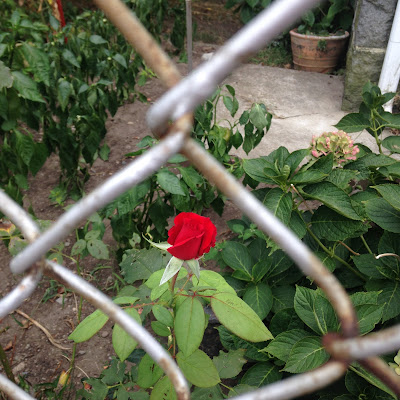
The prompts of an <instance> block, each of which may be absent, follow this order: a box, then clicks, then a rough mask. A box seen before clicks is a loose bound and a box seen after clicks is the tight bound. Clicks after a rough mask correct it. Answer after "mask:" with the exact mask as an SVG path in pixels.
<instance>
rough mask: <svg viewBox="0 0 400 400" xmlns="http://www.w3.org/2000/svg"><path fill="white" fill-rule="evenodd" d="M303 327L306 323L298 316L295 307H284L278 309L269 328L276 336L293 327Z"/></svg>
mask: <svg viewBox="0 0 400 400" xmlns="http://www.w3.org/2000/svg"><path fill="white" fill-rule="evenodd" d="M293 292H294V289H293ZM303 328H304V323H303V321H302V320H301V319H300V318H299V317H298V315H297V314H296V311H295V310H294V308H284V309H283V310H280V311H278V312H277V313H276V314H275V315H274V316H273V317H272V319H271V322H270V323H269V330H270V331H271V333H272V334H273V335H274V336H276V335H279V334H280V333H283V332H286V331H290V330H292V329H303Z"/></svg>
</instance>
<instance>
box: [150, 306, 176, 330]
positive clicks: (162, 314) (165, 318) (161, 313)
mask: <svg viewBox="0 0 400 400" xmlns="http://www.w3.org/2000/svg"><path fill="white" fill-rule="evenodd" d="M152 311H153V314H154V317H155V318H156V320H157V321H160V322H161V323H163V324H164V325H166V326H170V327H171V328H172V327H173V326H174V317H173V316H172V314H171V311H169V310H167V309H166V308H165V307H163V306H160V305H159V304H155V305H154V306H153V308H152Z"/></svg>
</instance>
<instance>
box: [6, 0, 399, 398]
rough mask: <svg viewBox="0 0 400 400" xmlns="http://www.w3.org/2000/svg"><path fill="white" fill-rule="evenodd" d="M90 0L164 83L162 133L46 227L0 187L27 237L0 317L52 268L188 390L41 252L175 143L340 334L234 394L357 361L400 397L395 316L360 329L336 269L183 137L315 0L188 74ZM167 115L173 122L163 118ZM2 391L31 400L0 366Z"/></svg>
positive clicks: (283, 8) (110, 306)
mask: <svg viewBox="0 0 400 400" xmlns="http://www.w3.org/2000/svg"><path fill="white" fill-rule="evenodd" d="M95 3H96V4H97V5H98V6H99V7H100V8H101V9H102V10H103V11H104V13H105V14H106V15H107V17H108V18H109V19H110V20H111V21H112V22H113V23H114V24H115V25H116V26H117V27H118V29H119V30H120V31H121V32H122V33H123V34H124V36H125V37H126V39H127V40H128V41H129V42H130V43H131V44H132V45H133V46H134V47H135V49H136V50H137V51H138V52H139V53H140V54H141V55H142V57H143V58H144V60H145V62H146V63H147V65H148V66H149V67H150V68H152V69H153V70H154V72H155V73H156V74H157V75H158V76H159V78H160V79H161V80H162V81H163V82H164V84H165V85H166V86H167V87H168V88H170V90H169V91H167V92H166V94H165V95H164V96H163V97H161V98H160V99H159V100H158V101H157V102H156V103H155V104H154V105H153V106H152V107H151V109H150V110H149V112H148V115H147V121H148V125H149V126H150V128H151V129H152V131H153V133H154V135H155V136H157V137H162V140H161V141H160V143H159V144H158V145H157V146H155V147H153V148H152V149H150V150H148V151H147V152H146V153H145V154H143V155H142V156H140V157H138V158H136V159H135V160H134V161H132V162H131V163H130V164H129V165H128V166H127V167H126V168H124V169H123V170H121V171H120V172H119V173H117V174H115V175H113V176H112V177H110V178H109V179H108V180H106V181H105V182H104V183H103V184H102V185H101V186H99V187H98V188H96V189H95V190H94V191H93V192H92V193H91V194H90V195H88V196H86V197H84V198H83V199H82V200H80V201H79V202H78V203H77V204H76V205H75V206H74V207H72V208H71V209H70V210H68V211H67V212H66V213H65V214H64V215H62V216H61V217H60V218H59V219H58V220H57V221H56V222H55V223H54V224H53V225H52V226H51V227H50V228H49V229H48V230H47V231H46V232H44V233H43V234H40V232H39V229H38V227H37V226H36V224H35V222H34V221H33V220H32V219H31V217H30V216H29V214H28V213H26V212H25V211H24V210H23V209H22V208H21V207H19V206H18V205H17V204H16V203H15V202H14V201H13V200H11V199H10V198H9V197H8V196H7V195H6V194H5V193H4V192H3V191H1V190H0V210H1V211H2V212H3V213H4V214H5V215H6V216H7V217H8V218H9V219H10V220H11V221H12V222H13V223H14V224H15V225H16V226H17V227H18V228H19V229H20V230H21V232H22V233H23V235H24V236H25V238H26V239H27V240H28V241H29V242H30V245H29V246H28V247H26V248H25V249H24V250H23V251H22V252H21V253H19V254H18V255H17V256H16V257H15V258H14V259H13V260H12V262H11V265H10V268H11V271H12V272H13V273H14V274H21V273H23V272H26V276H25V277H24V278H23V279H22V280H21V282H20V283H19V284H18V285H17V286H16V287H15V288H14V289H13V290H12V291H11V292H10V293H9V294H8V295H7V296H5V297H4V298H2V299H1V301H0V318H3V317H5V316H6V315H7V314H9V313H10V312H13V311H14V310H15V309H16V308H17V307H18V306H19V305H20V304H21V303H22V302H23V301H24V300H25V299H27V298H28V297H29V296H30V295H31V293H32V292H33V291H34V290H35V288H36V287H37V285H38V283H39V281H40V279H41V277H42V275H43V274H45V275H48V276H51V277H52V278H54V279H57V280H58V281H59V282H60V283H62V284H64V285H66V286H68V287H69V288H71V289H73V290H74V291H75V292H76V293H77V294H79V295H81V296H82V297H83V298H85V299H86V300H87V301H89V302H90V303H91V304H93V305H94V306H95V307H96V308H98V309H100V310H102V311H103V312H104V313H105V314H107V315H108V316H109V317H110V318H111V319H112V320H113V321H114V322H115V323H118V324H119V325H120V326H121V327H123V329H125V330H126V331H127V332H128V333H129V334H130V335H131V336H132V337H133V338H134V339H135V340H136V341H137V342H138V343H139V344H140V346H141V347H142V348H143V349H144V350H145V351H146V352H147V353H148V354H149V355H150V356H151V357H152V358H153V359H154V360H155V361H156V362H157V363H158V365H159V366H160V367H161V368H162V369H163V370H164V372H165V373H166V375H167V376H168V377H169V379H170V380H171V382H172V384H173V386H174V388H175V391H176V394H177V397H178V399H180V400H186V399H189V398H190V391H189V386H188V384H187V383H186V380H185V378H184V376H183V374H182V372H181V371H180V370H179V368H178V366H177V365H176V363H175V362H174V361H173V359H172V358H171V356H170V355H169V354H168V353H167V352H166V351H165V349H164V348H163V347H162V346H161V345H160V344H159V343H158V342H157V341H156V340H155V339H154V338H153V337H152V336H151V335H150V334H149V333H148V332H147V331H146V330H145V329H144V328H143V327H142V326H140V325H139V324H138V323H137V322H136V321H135V320H133V319H132V318H131V317H129V316H128V315H127V314H126V313H125V312H124V311H123V310H122V309H121V308H120V307H119V306H117V305H116V304H114V303H113V302H112V301H111V299H109V298H108V297H107V296H106V295H104V294H103V293H102V292H101V291H99V290H98V289H96V288H95V287H94V286H92V285H91V284H89V283H88V282H86V281H85V280H83V279H82V278H80V277H79V276H77V275H75V274H74V273H72V272H71V271H69V270H68V269H66V268H65V267H63V266H61V265H58V264H56V263H55V262H52V261H49V260H44V258H43V257H44V255H45V254H46V252H47V251H48V250H50V249H51V248H52V247H53V246H54V245H56V244H57V243H59V242H60V241H61V240H63V239H64V238H65V237H66V236H67V235H68V234H69V233H70V232H71V231H73V230H74V229H75V228H76V227H78V226H79V224H80V223H81V222H82V221H83V220H85V219H86V218H88V217H89V216H90V215H91V214H93V213H94V212H96V211H97V210H99V209H100V208H102V207H104V206H105V205H107V204H108V203H109V202H111V201H112V200H114V199H116V198H117V197H118V196H119V195H121V194H122V193H124V192H125V191H127V190H128V189H130V188H132V187H133V186H135V185H137V184H139V183H140V182H142V181H143V180H144V179H146V178H147V177H148V176H150V175H151V174H154V173H155V172H156V171H157V170H158V169H159V168H160V167H161V166H162V165H163V164H165V163H166V162H167V160H168V159H169V158H170V157H171V156H173V155H174V154H176V153H178V152H181V153H182V154H184V155H185V156H186V157H187V158H188V159H189V160H190V161H191V163H192V164H193V165H194V166H195V167H196V168H197V169H198V170H199V171H200V172H201V173H202V174H203V175H204V176H205V177H206V178H207V179H208V180H210V181H211V182H212V183H214V184H215V185H216V186H217V187H218V188H219V190H221V191H222V192H223V193H224V194H225V195H226V196H227V197H228V198H230V199H231V200H232V201H233V202H234V203H235V204H236V206H237V207H238V208H239V209H240V210H241V211H242V212H243V213H244V214H246V215H247V216H248V217H249V218H251V219H252V220H253V221H254V222H255V223H256V224H257V225H258V227H259V228H260V229H261V230H263V231H264V232H265V233H267V234H268V235H269V236H270V237H271V238H272V239H273V240H274V241H275V242H276V243H277V244H278V245H279V246H280V247H281V248H282V249H283V250H284V251H286V252H287V254H288V255H289V256H290V257H291V258H292V259H293V260H294V261H295V263H296V264H297V266H298V267H299V268H300V269H301V271H302V272H303V273H304V274H305V275H307V276H309V277H311V278H312V279H313V281H314V282H315V283H316V284H317V285H318V286H319V287H320V288H321V289H322V290H323V291H324V292H325V294H326V296H327V298H328V299H329V300H330V302H331V304H332V306H333V307H334V309H335V311H336V313H337V315H338V317H339V320H340V323H341V333H340V334H328V335H326V336H325V337H324V339H323V344H324V346H325V349H326V351H327V352H328V353H329V354H330V355H331V358H330V361H328V362H327V363H326V364H325V365H323V366H321V367H319V368H317V369H315V370H313V371H310V372H307V373H303V374H300V375H295V376H293V377H291V378H288V379H285V380H283V381H280V382H276V383H273V384H270V385H268V386H265V387H262V388H260V389H258V390H256V391H254V392H251V393H248V394H244V395H240V396H238V397H235V399H237V400H260V399H269V400H272V399H275V400H280V399H290V398H294V397H297V396H301V395H304V394H307V393H311V392H314V391H316V390H318V389H320V388H322V387H325V386H327V385H329V384H330V383H332V382H333V381H335V380H336V379H338V378H340V377H341V376H342V375H343V374H344V373H345V372H346V370H347V368H348V366H349V364H350V362H352V361H354V360H358V361H359V362H360V363H361V364H362V365H363V366H364V367H365V368H366V369H367V370H369V371H371V372H372V373H374V374H375V375H376V376H377V377H378V378H380V379H381V380H382V381H383V382H384V383H385V384H386V385H387V386H388V387H390V388H391V389H392V390H393V392H395V393H396V395H397V396H400V378H399V377H398V376H397V375H396V374H395V373H394V372H393V371H392V370H391V369H390V368H389V366H388V365H387V364H386V363H384V362H383V361H382V360H381V359H380V358H378V357H377V355H380V354H384V353H387V352H391V351H394V350H397V349H399V348H400V325H397V326H394V327H392V328H389V329H386V330H384V331H381V332H378V333H371V334H369V335H366V336H363V337H360V336H359V335H358V333H359V332H358V322H357V318H356V314H355V311H354V308H353V306H352V304H351V301H350V298H349V296H348V295H347V293H346V291H345V289H344V288H343V287H342V286H341V284H340V283H339V281H338V280H337V279H336V278H335V276H334V275H333V274H331V273H330V272H329V271H328V270H327V269H326V268H325V267H324V266H323V265H322V264H321V262H320V261H319V259H318V258H317V257H315V256H314V255H313V253H312V252H311V251H310V250H309V249H308V248H307V247H306V246H305V245H304V244H303V243H302V242H301V241H300V240H299V239H298V238H297V237H296V236H295V235H294V234H293V233H292V232H291V231H290V230H288V228H287V227H286V226H284V225H283V224H282V223H281V222H280V221H279V220H278V219H276V218H275V217H274V216H273V215H272V214H271V213H270V212H269V211H268V210H267V209H266V208H265V207H264V206H263V204H262V203H261V202H260V201H258V200H257V199H256V198H255V197H254V196H253V195H252V194H251V193H249V192H248V191H247V190H246V189H245V188H244V187H243V186H242V185H241V183H240V182H238V181H236V180H235V178H234V177H233V176H231V175H230V174H229V173H227V172H226V171H225V169H224V168H223V167H222V166H221V165H220V164H219V163H218V162H217V161H216V160H215V159H214V158H213V157H212V156H210V155H209V154H208V153H207V152H206V151H205V150H204V149H203V148H201V147H200V146H199V145H197V144H196V143H195V142H194V141H193V140H192V139H190V131H191V126H192V118H193V116H192V112H193V110H194V108H195V107H196V106H197V105H199V104H200V103H201V102H203V101H204V100H206V99H207V97H208V96H210V95H211V94H212V93H213V92H214V90H215V89H216V87H217V85H218V84H220V83H221V82H222V81H223V80H224V78H226V77H227V75H228V74H229V73H230V72H232V70H233V69H234V68H235V67H236V66H237V65H239V63H240V62H241V61H242V60H244V59H246V58H247V57H249V56H250V55H252V54H254V53H255V52H257V51H258V50H260V49H261V48H263V47H264V46H265V45H266V44H267V43H268V42H270V41H271V40H272V39H273V38H274V37H275V36H277V35H278V34H279V33H280V32H281V31H282V30H283V29H284V28H285V27H287V26H289V25H290V24H292V23H293V22H295V21H296V19H298V18H299V16H301V15H302V14H303V13H304V12H305V11H306V10H307V9H308V8H310V7H312V6H315V5H316V4H317V3H318V1H316V0H276V1H274V2H273V4H272V6H270V7H269V8H268V9H266V10H265V11H264V12H262V13H261V14H260V15H259V16H258V17H256V18H255V19H254V20H253V21H252V22H251V23H250V24H248V25H246V27H245V28H243V29H242V30H241V31H240V32H239V33H238V34H237V35H235V36H234V37H233V38H232V39H230V40H229V41H228V42H227V43H226V44H225V45H224V46H223V47H222V48H221V49H220V50H219V51H218V52H217V53H216V54H215V55H214V57H213V58H212V60H210V61H209V62H207V63H205V64H202V65H201V66H200V67H198V68H197V69H196V70H194V71H193V72H192V73H191V74H190V75H189V76H187V77H186V78H185V79H181V76H180V74H179V72H178V70H177V68H176V67H175V65H174V64H173V63H172V61H171V60H170V59H169V58H168V56H167V55H166V54H165V53H164V52H163V51H162V49H161V48H160V47H159V46H158V44H157V43H156V42H155V41H154V40H153V38H152V37H151V36H150V35H149V33H148V32H147V31H146V30H145V29H144V28H143V27H142V25H141V24H140V22H139V21H138V20H137V19H136V18H135V16H134V15H133V14H132V13H131V12H130V11H129V10H128V9H127V8H126V7H125V6H124V5H123V3H122V2H121V1H120V0H95ZM169 121H173V123H172V124H170V123H169ZM0 390H1V391H3V392H4V393H5V394H6V395H8V396H9V397H11V398H13V399H21V400H22V399H23V400H25V399H32V397H31V396H30V395H29V394H28V393H26V392H25V391H23V390H22V389H21V388H20V387H18V386H17V385H16V384H15V383H13V382H11V381H10V380H9V379H8V378H7V377H6V376H4V375H2V374H0Z"/></svg>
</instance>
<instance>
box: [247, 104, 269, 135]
mask: <svg viewBox="0 0 400 400" xmlns="http://www.w3.org/2000/svg"><path fill="white" fill-rule="evenodd" d="M249 117H250V121H251V122H252V124H253V125H254V126H255V127H256V128H257V129H258V130H259V131H262V130H263V129H264V128H265V127H267V126H268V121H267V118H266V117H265V110H264V109H263V108H262V107H261V105H260V104H253V106H252V107H251V110H250V116H249Z"/></svg>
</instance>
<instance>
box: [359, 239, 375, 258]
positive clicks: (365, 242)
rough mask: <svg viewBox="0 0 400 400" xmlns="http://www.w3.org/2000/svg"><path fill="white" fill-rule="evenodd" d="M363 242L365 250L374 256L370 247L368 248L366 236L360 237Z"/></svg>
mask: <svg viewBox="0 0 400 400" xmlns="http://www.w3.org/2000/svg"><path fill="white" fill-rule="evenodd" d="M360 239H361V241H362V242H363V243H364V246H365V248H366V249H367V251H368V253H369V254H373V253H372V251H371V249H370V247H369V246H368V243H367V241H366V240H365V239H364V235H360Z"/></svg>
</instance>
